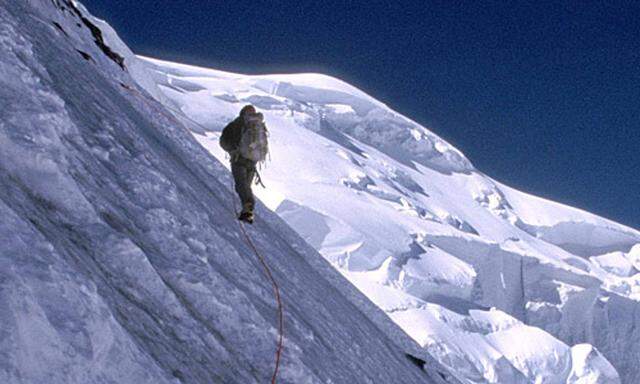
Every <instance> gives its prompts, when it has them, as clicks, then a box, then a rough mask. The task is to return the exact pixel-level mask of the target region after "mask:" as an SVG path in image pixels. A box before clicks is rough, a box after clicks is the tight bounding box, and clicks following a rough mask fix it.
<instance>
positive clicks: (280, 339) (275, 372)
mask: <svg viewBox="0 0 640 384" xmlns="http://www.w3.org/2000/svg"><path fill="white" fill-rule="evenodd" d="M120 86H122V88H124V89H126V90H127V91H129V92H131V93H132V94H133V95H135V96H138V97H139V98H140V99H141V100H143V101H144V102H145V103H147V104H148V105H150V106H152V107H153V108H154V109H156V110H157V111H159V112H160V113H161V114H163V115H164V116H166V117H168V118H169V119H170V120H174V121H176V122H177V123H180V122H179V121H178V119H177V118H176V117H175V116H173V115H170V114H168V113H167V112H166V111H164V110H162V109H161V108H158V107H157V106H155V105H153V104H151V103H150V102H149V101H148V100H146V99H145V98H144V97H142V96H143V95H142V93H140V91H138V90H137V89H135V88H133V87H131V86H129V85H126V84H124V83H120ZM164 107H165V108H167V109H170V110H172V111H174V112H177V113H180V114H182V112H181V111H178V110H176V109H174V108H172V107H170V106H167V105H165V106H164ZM182 115H183V117H184V118H186V119H187V120H189V121H190V122H192V123H193V124H195V125H196V126H198V127H199V128H202V129H204V130H205V131H206V128H205V127H204V126H203V125H201V124H200V123H198V122H197V121H195V120H193V119H191V118H190V117H188V116H184V114H182ZM232 190H233V188H231V189H230V191H232ZM231 198H232V200H233V212H231V213H232V214H233V216H234V220H235V219H236V218H237V214H238V213H237V207H236V200H235V196H234V195H233V192H231ZM238 226H239V227H240V231H241V232H242V234H243V235H244V238H245V240H246V242H247V244H248V245H249V247H250V248H251V249H252V251H253V253H254V254H255V255H256V256H257V258H258V260H259V261H260V264H262V267H263V270H264V273H265V275H266V277H267V279H269V280H270V281H271V285H272V286H273V292H274V295H275V298H276V302H277V305H278V343H277V348H276V358H275V367H274V369H273V375H272V376H271V384H276V379H277V377H278V371H279V369H280V359H281V356H282V350H283V347H284V315H283V313H284V311H283V306H282V299H281V297H280V287H279V286H278V283H277V281H276V279H275V278H274V277H273V274H272V273H271V268H269V265H268V264H267V261H266V259H265V258H264V256H263V255H262V253H260V251H259V250H258V247H256V245H255V243H254V242H253V240H252V239H251V236H249V233H248V232H247V230H246V228H245V227H244V224H243V223H242V222H241V221H239V220H238Z"/></svg>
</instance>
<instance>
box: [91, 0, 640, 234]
mask: <svg viewBox="0 0 640 384" xmlns="http://www.w3.org/2000/svg"><path fill="white" fill-rule="evenodd" d="M82 2H83V3H84V4H85V5H86V6H87V7H88V8H89V10H90V11H92V12H93V13H94V14H96V15H97V16H100V17H102V18H104V19H106V20H107V21H108V22H109V23H110V24H111V25H112V26H114V27H115V28H116V30H117V31H118V32H119V33H120V35H121V36H122V37H123V39H124V40H125V42H126V43H127V44H129V46H130V47H131V48H132V49H133V50H134V51H135V52H137V53H140V54H144V55H147V56H152V57H157V58H163V59H167V60H173V61H178V62H184V63H191V64H198V65H203V66H208V67H213V68H217V69H225V70H230V71H237V72H245V73H272V72H310V71H313V72H322V73H327V74H330V75H333V76H337V77H340V78H342V79H343V80H346V81H348V82H350V83H352V84H354V85H356V86H358V87H359V88H361V89H363V90H364V91H366V92H367V93H370V94H371V95H373V96H374V97H376V98H378V99H380V100H382V101H383V102H385V103H386V104H388V105H389V106H391V107H392V108H394V109H396V110H397V111H399V112H401V113H403V114H406V115H407V116H409V117H411V118H413V119H414V120H417V121H419V122H420V123H422V124H424V125H425V126H427V127H428V128H430V129H431V130H433V131H434V132H436V133H437V134H439V135H440V136H442V137H443V138H444V139H446V140H447V141H449V142H451V143H452V144H453V145H455V146H456V147H457V148H459V149H460V150H462V151H463V152H464V153H465V154H466V155H467V157H469V159H470V160H471V161H472V162H473V163H474V165H475V166H476V167H477V168H478V169H479V170H481V171H483V172H484V173H486V174H488V175H490V176H492V177H494V178H495V179H497V180H499V181H501V182H504V183H506V184H508V185H511V186H513V187H516V188H518V189H521V190H524V191H527V192H530V193H533V194H536V195H540V196H543V197H547V198H550V199H553V200H557V201H560V202H563V203H566V204H570V205H573V206H577V207H580V208H583V209H586V210H589V211H592V212H594V213H597V214H600V215H603V216H605V217H608V218H611V219H613V220H616V221H620V222H622V223H625V224H627V225H630V226H632V227H635V228H640V203H638V199H639V198H640V160H639V156H638V152H639V149H640V132H639V128H640V38H639V37H638V36H640V33H639V31H640V2H625V1H608V2H591V1H562V2H559V1H553V2H542V1H536V2H525V1H517V2H505V1H499V2H491V1H483V2H471V1H433V2H424V1H415V2H411V1H403V2H394V3H391V4H390V3H387V2H384V1H362V2H358V1H351V2H347V1H328V0H327V1H313V2H311V1H310V2H304V1H276V2H266V1H264V2H263V1H233V2H232V1H213V0H209V1H205V0H190V1H184V2H183V1H180V2H178V1H171V0H137V1H135V2H132V1H122V0H84V1H82Z"/></svg>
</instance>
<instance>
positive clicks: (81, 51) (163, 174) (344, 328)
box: [0, 0, 592, 384]
mask: <svg viewBox="0 0 640 384" xmlns="http://www.w3.org/2000/svg"><path fill="white" fill-rule="evenodd" d="M74 4H75V3H72V2H70V1H66V0H53V1H49V0H36V1H14V0H0V105H1V106H2V107H1V108H0V215H1V217H2V220H0V383H3V384H4V383H7V384H14V383H15V384H17V383H29V384H30V383H33V384H41V383H65V384H68V383H83V384H84V383H153V384H157V383H203V384H204V383H207V384H210V383H243V384H244V383H265V382H268V380H269V378H270V377H271V372H272V369H273V364H274V357H275V356H274V355H275V346H276V338H277V331H276V309H275V300H274V296H273V292H272V287H271V285H270V284H269V281H268V280H267V279H266V278H265V276H264V275H263V270H262V269H261V265H260V263H259V262H258V260H257V259H256V257H255V255H254V254H253V253H252V252H251V250H250V248H249V247H248V246H247V244H246V243H245V242H244V240H243V238H242V237H241V234H240V232H239V227H238V225H237V222H236V220H235V218H234V213H233V211H232V209H233V208H232V207H233V205H234V204H233V196H234V195H233V193H232V192H231V190H230V189H229V185H230V183H231V179H230V178H229V175H228V172H227V170H226V169H225V168H224V166H223V165H222V164H220V163H219V162H218V161H216V160H215V159H214V158H213V157H212V156H211V155H210V154H209V153H207V152H206V151H205V150H204V149H203V148H202V147H201V146H200V145H199V144H198V143H197V142H196V140H195V139H194V138H193V136H192V135H191V134H190V133H189V131H188V130H187V129H186V128H185V127H184V126H183V125H181V124H179V123H177V122H176V121H175V119H173V118H170V115H168V114H166V112H165V109H164V108H163V107H162V106H161V104H159V103H158V102H156V101H155V100H154V99H152V98H151V97H150V96H149V95H148V94H146V93H144V91H142V90H141V88H137V87H136V86H135V83H134V82H133V80H132V79H131V77H130V75H129V73H130V72H128V71H131V72H132V73H134V74H136V73H138V75H139V74H140V73H141V72H136V71H135V70H133V69H132V68H134V67H136V66H137V65H139V64H136V63H135V62H134V61H132V60H131V54H130V53H128V50H124V48H123V45H120V46H119V47H120V48H121V49H120V50H118V49H117V48H118V46H117V45H111V44H112V43H113V40H111V41H109V39H108V36H106V35H108V34H109V31H108V30H107V29H105V30H104V32H105V36H102V34H101V33H99V32H100V30H99V29H98V28H97V27H96V25H101V24H100V22H98V21H97V20H95V19H93V18H91V17H90V16H89V15H88V14H86V13H84V12H83V11H82V8H81V6H80V5H78V6H77V7H79V8H77V7H76V6H75V5H74ZM103 27H104V25H103ZM105 39H106V40H107V41H106V42H105ZM122 57H124V59H125V60H124V63H123V62H122ZM122 64H123V65H124V68H127V71H125V70H123V69H122V68H121V65H122ZM138 68H140V67H139V66H138ZM142 73H143V74H144V71H143V72H142ZM120 83H124V84H127V85H129V86H131V87H133V88H132V89H133V90H132V91H129V90H127V89H125V88H123V87H122V86H121V85H120ZM146 86H147V87H150V88H152V89H151V90H152V91H153V87H154V85H153V84H152V83H149V82H147V83H146ZM257 210H258V215H259V219H258V221H257V223H256V225H255V226H254V227H252V228H250V229H249V232H250V235H251V236H252V238H253V239H254V241H255V243H256V245H257V247H258V248H259V249H260V250H262V252H263V253H264V254H265V256H266V258H267V261H268V263H269V264H270V266H271V267H272V270H273V273H274V276H275V278H276V279H277V281H278V282H279V284H280V288H281V292H282V295H283V300H284V305H285V319H284V322H285V350H284V354H283V360H282V367H281V372H280V376H279V381H278V382H279V383H443V382H444V380H445V379H446V380H447V382H449V383H455V382H456V380H455V379H453V378H449V379H447V377H448V374H447V372H446V370H444V369H442V368H441V367H439V365H438V364H437V363H435V362H434V361H433V359H432V358H431V357H430V356H429V355H428V354H427V353H425V351H424V350H423V349H421V348H419V347H418V346H417V345H416V344H415V343H414V342H413V341H412V340H411V339H410V338H409V337H408V336H406V335H405V334H404V333H403V332H402V331H401V330H400V329H399V328H398V327H397V326H396V325H395V324H394V323H393V322H392V321H390V320H389V319H388V318H387V317H386V316H385V315H384V313H383V312H382V311H380V310H379V309H378V308H377V307H375V306H374V305H373V304H372V303H371V302H369V301H368V300H367V299H366V298H365V297H364V296H363V295H362V294H361V293H360V292H359V291H358V290H356V289H355V288H354V287H353V286H352V285H351V284H349V282H348V281H346V280H345V279H344V278H343V277H342V276H341V275H340V274H338V273H337V272H336V271H335V270H334V269H333V268H332V267H331V266H330V265H329V264H328V263H327V262H326V261H325V260H324V259H323V258H322V257H321V256H320V255H319V254H318V253H317V252H316V251H315V250H314V249H313V248H311V247H310V246H308V245H307V244H306V243H305V242H304V241H303V240H302V239H301V238H300V237H299V236H298V235H297V234H296V233H295V232H293V231H292V230H291V229H290V228H289V227H288V226H287V225H286V224H285V223H284V222H283V221H282V220H281V219H280V218H279V217H278V216H277V215H276V214H274V213H272V212H270V211H269V210H268V209H265V208H264V207H263V206H262V205H259V206H258V208H257ZM406 353H410V354H411V355H413V356H414V357H416V358H418V359H422V360H425V361H427V363H426V366H425V370H423V369H421V366H422V365H423V364H421V363H420V362H419V360H418V359H415V358H414V359H412V358H409V357H407V355H406ZM591 366H592V365H590V364H586V365H585V366H584V368H583V369H584V370H589V369H591Z"/></svg>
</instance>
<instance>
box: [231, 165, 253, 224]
mask: <svg viewBox="0 0 640 384" xmlns="http://www.w3.org/2000/svg"><path fill="white" fill-rule="evenodd" d="M231 173H232V174H233V180H234V181H235V184H236V192H237V193H238V196H240V201H242V210H243V211H251V212H253V207H254V206H255V199H254V197H253V191H251V183H253V179H254V178H255V177H256V163H254V162H252V161H250V160H247V159H244V158H239V159H237V160H235V161H232V162H231Z"/></svg>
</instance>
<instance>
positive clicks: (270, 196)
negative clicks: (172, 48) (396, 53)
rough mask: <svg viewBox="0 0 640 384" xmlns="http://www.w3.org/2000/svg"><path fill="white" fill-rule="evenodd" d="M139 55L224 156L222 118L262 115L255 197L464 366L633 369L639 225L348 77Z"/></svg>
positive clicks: (598, 377)
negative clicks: (532, 185)
mask: <svg viewBox="0 0 640 384" xmlns="http://www.w3.org/2000/svg"><path fill="white" fill-rule="evenodd" d="M140 59H141V60H142V61H144V62H146V63H147V66H148V71H149V73H150V74H152V76H153V78H154V81H155V84H156V86H157V87H159V88H160V89H161V91H162V92H163V94H164V97H166V98H168V99H170V100H171V102H172V104H171V105H172V106H177V108H178V109H180V110H181V111H182V112H183V113H184V115H185V116H188V117H189V118H190V119H192V120H194V121H195V122H196V123H197V124H196V123H193V122H190V121H188V120H186V119H185V124H186V125H187V126H188V127H189V128H190V129H192V131H193V134H194V136H195V137H196V138H197V140H198V141H199V142H200V143H201V144H202V145H203V146H204V147H205V148H206V149H207V150H209V151H210V153H212V154H214V155H215V156H216V157H218V158H219V159H220V160H221V161H223V162H225V161H226V159H225V154H224V153H223V152H222V150H221V149H220V148H219V146H218V137H219V134H220V130H221V129H222V127H223V126H224V125H225V124H226V123H227V122H228V121H230V120H231V119H232V118H233V117H234V116H235V115H236V114H237V113H238V111H239V109H240V108H241V107H242V106H243V105H245V104H247V103H252V104H254V105H256V106H257V107H258V108H259V109H260V110H261V112H263V113H264V114H265V117H266V121H267V124H268V126H269V128H270V132H271V136H270V140H271V150H272V153H271V156H272V161H271V162H269V163H268V164H267V167H266V169H264V170H263V171H262V172H261V173H262V177H263V180H264V182H265V184H266V186H267V188H266V189H259V188H258V191H257V193H258V195H259V197H260V198H261V200H262V201H263V202H264V203H265V204H267V206H268V207H269V208H270V209H271V210H273V211H275V212H277V213H278V214H279V215H280V216H281V217H282V218H284V219H285V220H286V221H287V222H288V223H289V224H290V225H291V226H292V227H293V228H294V229H295V230H296V231H297V232H298V233H299V234H300V235H301V236H302V237H303V238H304V239H305V240H307V242H308V243H309V244H310V245H312V246H313V247H314V248H316V249H317V250H318V251H319V252H320V253H321V254H322V255H323V256H324V257H325V258H326V259H327V260H328V261H329V262H331V264H332V265H333V266H334V267H335V268H336V269H337V270H338V271H340V273H342V274H343V275H344V276H345V277H347V278H348V279H349V280H351V282H352V283H353V284H354V285H356V286H357V287H358V288H359V289H360V290H361V291H362V292H364V293H365V294H366V295H367V296H368V297H369V298H370V299H371V300H372V301H373V302H374V303H376V304H377V305H378V306H379V307H380V308H382V309H384V310H385V311H386V312H387V314H388V315H389V317H391V318H392V319H393V320H394V321H395V322H396V323H397V324H398V325H400V327H402V329H404V330H405V331H406V332H407V333H408V334H409V335H410V336H411V337H412V338H413V339H414V340H416V341H417V342H418V343H419V344H420V345H422V346H423V347H424V348H425V349H426V350H427V351H429V352H430V353H431V354H432V355H434V356H435V357H437V358H438V360H439V361H440V362H441V363H443V364H444V365H446V366H448V367H450V368H451V371H452V372H454V374H455V375H456V376H457V377H458V378H459V379H460V380H462V381H465V382H492V383H511V382H514V383H515V382H523V383H524V382H535V383H609V382H620V378H621V379H622V382H624V383H635V382H637V380H636V379H637V378H639V377H640V366H638V364H637V361H638V358H639V357H640V343H639V342H640V331H639V330H638V329H640V327H638V325H640V324H639V322H640V317H639V315H638V313H640V312H639V311H638V310H637V308H638V304H639V303H638V300H639V299H640V273H638V272H639V269H638V267H640V252H639V251H638V250H640V233H639V232H637V231H636V230H634V229H632V228H628V227H625V226H623V225H620V224H617V223H614V222H612V221H610V220H606V219H604V218H601V217H598V216H595V215H592V214H590V213H588V212H584V211H582V210H579V209H576V208H572V207H568V206H564V205H561V204H558V203H555V202H552V201H548V200H545V199H541V198H538V197H535V196H531V195H528V194H526V193H522V192H520V191H517V190H514V189H512V188H509V187H507V186H505V185H502V184H500V183H499V182H497V181H494V180H492V179H491V178H489V177H488V176H486V175H484V174H482V173H481V172H479V171H477V170H475V169H474V168H473V166H472V164H471V163H470V162H469V160H467V159H466V158H465V157H464V155H463V154H461V153H460V152H459V151H458V150H457V149H455V148H453V147H452V146H451V145H449V144H448V143H446V142H445V141H443V140H442V139H440V138H439V137H438V136H437V135H435V134H434V133H432V132H430V131H429V130H427V129H426V128H424V127H422V126H420V125H419V124H417V123H415V122H413V121H411V120H410V119H408V118H405V117H404V116H401V115H399V114H397V113H396V112H394V111H392V110H391V109H389V108H388V107H386V106H385V105H383V104H382V103H380V102H378V101H376V100H375V99H373V98H372V97H370V96H368V95H366V94H364V93H363V92H361V91H359V90H357V89H355V88H354V87H351V86H349V85H348V84H345V83H344V82H342V81H340V80H337V79H334V78H331V77H328V76H325V75H320V74H297V75H264V76H246V75H241V74H234V73H229V72H222V71H217V70H213V69H206V68H199V67H193V66H188V65H183V64H176V63H169V62H163V61H159V60H155V59H151V58H140ZM176 115H177V116H179V117H180V116H182V113H176ZM180 118H182V117H180ZM225 164H226V163H225ZM585 345H586V347H578V346H585ZM587 347H588V348H591V349H590V352H588V353H585V352H584V350H582V349H584V348H587ZM576 348H578V350H576ZM581 348H582V349H581ZM581 351H582V352H581ZM607 360H608V361H607ZM609 362H610V363H611V364H612V365H610V364H609ZM613 367H615V368H613ZM616 370H617V371H616ZM618 374H619V375H620V378H619V377H618Z"/></svg>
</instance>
